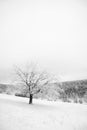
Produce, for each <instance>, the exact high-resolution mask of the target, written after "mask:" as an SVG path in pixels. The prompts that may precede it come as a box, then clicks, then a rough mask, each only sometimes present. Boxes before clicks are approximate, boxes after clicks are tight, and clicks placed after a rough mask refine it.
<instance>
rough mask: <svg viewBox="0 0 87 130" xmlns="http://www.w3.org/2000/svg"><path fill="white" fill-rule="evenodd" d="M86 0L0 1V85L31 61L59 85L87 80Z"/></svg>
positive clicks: (8, 80)
mask: <svg viewBox="0 0 87 130" xmlns="http://www.w3.org/2000/svg"><path fill="white" fill-rule="evenodd" d="M86 57H87V1H86V0H73V1H72V0H37V1H35V0H33V1H31V0H15V1H14V0H0V82H10V81H11V78H12V71H13V65H15V64H16V65H22V64H24V63H27V62H31V61H34V62H36V63H38V64H40V66H41V67H42V68H45V69H46V70H48V71H49V72H52V73H54V74H56V75H58V76H60V79H61V80H62V81H65V80H77V79H87V59H86Z"/></svg>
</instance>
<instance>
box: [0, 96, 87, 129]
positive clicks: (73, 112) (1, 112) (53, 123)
mask: <svg viewBox="0 0 87 130" xmlns="http://www.w3.org/2000/svg"><path fill="white" fill-rule="evenodd" d="M0 130H87V105H82V104H73V103H63V102H51V101H45V100H42V101H41V100H35V99H34V103H33V105H29V104H28V99H27V98H21V97H15V96H10V95H4V94H0Z"/></svg>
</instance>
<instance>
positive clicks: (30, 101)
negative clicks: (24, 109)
mask: <svg viewBox="0 0 87 130" xmlns="http://www.w3.org/2000/svg"><path fill="white" fill-rule="evenodd" d="M32 100H33V94H30V98H29V104H32Z"/></svg>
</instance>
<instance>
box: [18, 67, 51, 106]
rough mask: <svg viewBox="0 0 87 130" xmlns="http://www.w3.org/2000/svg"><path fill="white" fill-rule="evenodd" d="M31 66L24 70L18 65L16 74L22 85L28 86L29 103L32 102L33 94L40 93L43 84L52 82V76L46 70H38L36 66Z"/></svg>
mask: <svg viewBox="0 0 87 130" xmlns="http://www.w3.org/2000/svg"><path fill="white" fill-rule="evenodd" d="M31 68H32V67H29V68H28V69H26V70H23V69H21V68H19V67H17V66H16V74H17V76H18V77H19V79H20V81H21V83H22V85H24V86H26V90H27V91H28V93H29V104H32V100H33V96H34V95H35V94H37V93H39V92H40V91H41V90H42V88H43V86H45V85H47V84H48V83H49V82H50V78H49V76H48V74H47V73H46V72H44V71H43V72H42V71H37V70H36V67H33V68H32V69H31Z"/></svg>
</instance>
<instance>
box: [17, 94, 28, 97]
mask: <svg viewBox="0 0 87 130" xmlns="http://www.w3.org/2000/svg"><path fill="white" fill-rule="evenodd" d="M15 96H19V97H26V95H25V94H22V93H15Z"/></svg>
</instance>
